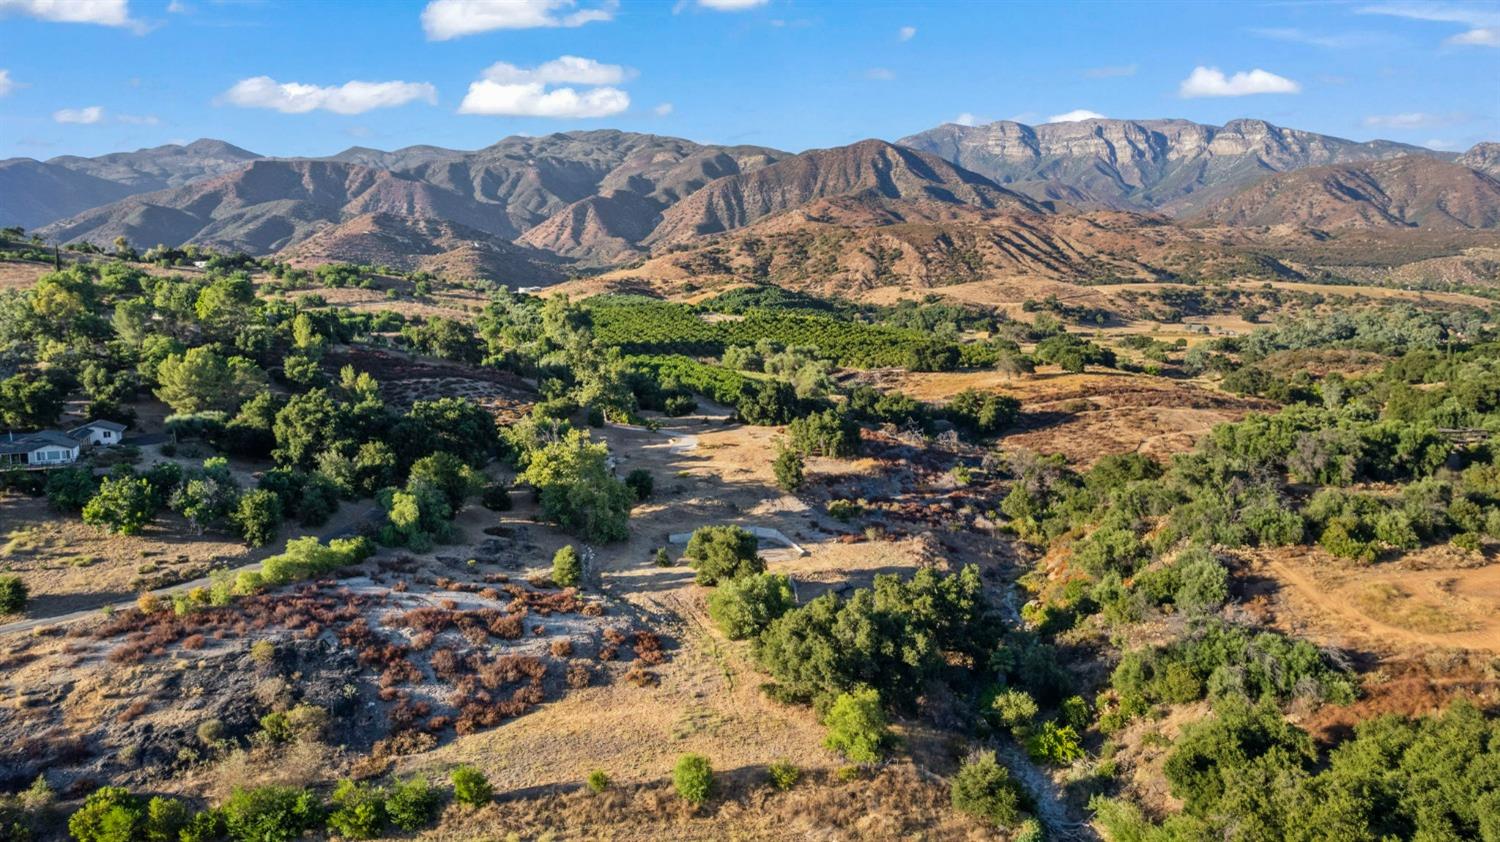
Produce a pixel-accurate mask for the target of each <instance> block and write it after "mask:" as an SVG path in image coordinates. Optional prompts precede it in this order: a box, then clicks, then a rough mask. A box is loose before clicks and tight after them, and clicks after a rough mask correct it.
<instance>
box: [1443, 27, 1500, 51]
mask: <svg viewBox="0 0 1500 842" xmlns="http://www.w3.org/2000/svg"><path fill="white" fill-rule="evenodd" d="M1443 43H1444V44H1455V45H1457V46H1461V47H1500V26H1489V27H1480V28H1478V29H1471V30H1469V31H1468V32H1460V33H1459V34H1457V35H1454V36H1453V37H1451V38H1449V39H1447V40H1446V41H1444V42H1443Z"/></svg>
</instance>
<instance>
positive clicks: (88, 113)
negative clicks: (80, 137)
mask: <svg viewBox="0 0 1500 842" xmlns="http://www.w3.org/2000/svg"><path fill="white" fill-rule="evenodd" d="M52 119H54V120H56V121H57V122H59V123H78V124H82V125H90V124H92V123H97V122H99V121H100V120H103V119H104V107H103V106H99V105H90V106H89V107H87V108H63V109H59V110H57V111H54V112H52Z"/></svg>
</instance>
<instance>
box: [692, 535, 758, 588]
mask: <svg viewBox="0 0 1500 842" xmlns="http://www.w3.org/2000/svg"><path fill="white" fill-rule="evenodd" d="M758 546H759V542H758V541H756V539H755V536H754V535H751V534H750V533H749V532H748V531H746V530H745V529H742V528H741V527H738V526H700V527H699V528H698V529H696V530H694V531H693V536H692V537H691V538H689V539H688V545H687V549H686V550H685V551H684V552H683V556H685V557H686V558H687V559H688V561H689V562H690V563H691V564H692V566H693V569H694V570H696V571H698V576H697V581H698V584H700V585H716V584H718V583H719V581H720V580H721V579H736V578H739V577H740V576H748V575H751V574H753V573H760V572H762V571H764V570H765V569H766V563H765V561H763V560H762V559H761V558H760V556H758V555H757V554H756V550H757V548H758Z"/></svg>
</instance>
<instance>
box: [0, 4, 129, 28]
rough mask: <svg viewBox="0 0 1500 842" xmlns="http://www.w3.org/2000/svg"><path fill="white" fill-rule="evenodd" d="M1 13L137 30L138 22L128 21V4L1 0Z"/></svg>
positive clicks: (56, 21) (55, 21)
mask: <svg viewBox="0 0 1500 842" xmlns="http://www.w3.org/2000/svg"><path fill="white" fill-rule="evenodd" d="M4 12H16V13H18V14H22V15H29V16H30V17H34V18H38V19H40V20H46V21H52V22H54V23H97V24H99V25H101V26H129V27H135V28H136V29H138V30H139V29H140V23H139V21H134V20H131V18H130V5H129V3H128V2H127V0H0V13H4Z"/></svg>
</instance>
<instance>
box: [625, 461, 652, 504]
mask: <svg viewBox="0 0 1500 842" xmlns="http://www.w3.org/2000/svg"><path fill="white" fill-rule="evenodd" d="M625 486H626V487H627V488H629V489H630V490H631V491H633V492H635V499H636V500H638V501H645V500H649V499H650V498H651V492H652V491H654V490H655V489H656V480H655V479H653V478H652V476H651V472H650V471H648V470H646V469H645V468H636V469H635V470H633V471H631V472H630V473H628V474H626V475H625Z"/></svg>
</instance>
